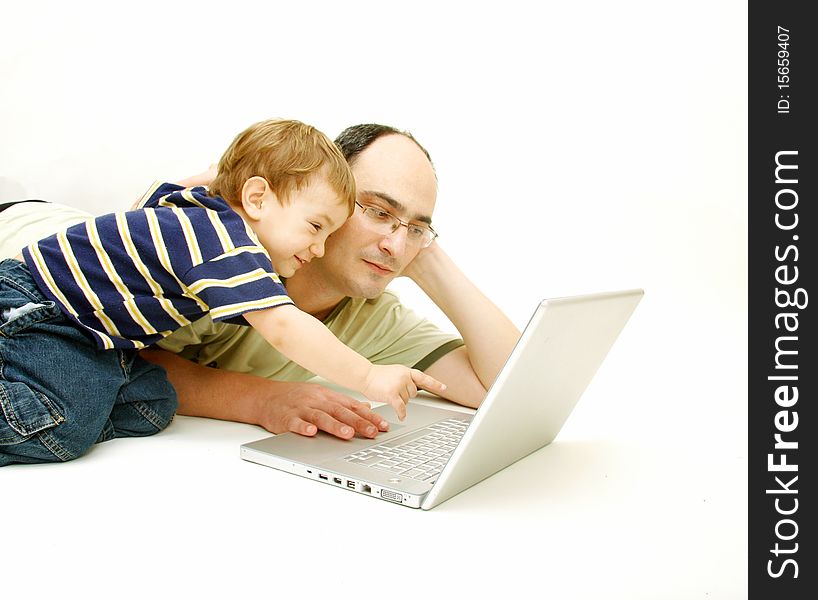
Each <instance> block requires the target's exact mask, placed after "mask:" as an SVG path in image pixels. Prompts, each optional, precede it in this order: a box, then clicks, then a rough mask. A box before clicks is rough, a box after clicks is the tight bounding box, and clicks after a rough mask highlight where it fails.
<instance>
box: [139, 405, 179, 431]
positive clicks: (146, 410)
mask: <svg viewBox="0 0 818 600" xmlns="http://www.w3.org/2000/svg"><path fill="white" fill-rule="evenodd" d="M131 406H133V407H134V408H135V409H136V410H137V411H138V412H139V414H140V415H142V416H143V417H145V419H147V420H148V421H149V422H150V424H151V425H153V426H154V427H156V428H157V429H158V430H159V431H162V430H163V429H165V427H167V426H168V425H170V423H171V421H173V417H171V418H170V419H169V420H168V421H167V422H165V420H164V419H163V418H162V417H161V416H160V415H159V414H158V413H157V412H155V411H154V410H153V409H152V408H151V407H150V406H149V405H148V404H147V403H146V402H133V403H132V404H131Z"/></svg>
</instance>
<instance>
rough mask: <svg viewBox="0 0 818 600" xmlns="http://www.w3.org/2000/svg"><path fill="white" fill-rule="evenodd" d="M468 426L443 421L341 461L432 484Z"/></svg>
mask: <svg viewBox="0 0 818 600" xmlns="http://www.w3.org/2000/svg"><path fill="white" fill-rule="evenodd" d="M468 426H469V421H467V420H465V419H457V418H452V419H445V420H443V421H438V422H437V423H433V424H432V425H429V426H428V427H424V428H423V429H419V430H417V431H414V432H412V433H411V434H408V435H406V436H401V437H400V438H398V439H396V440H393V441H391V442H385V443H383V444H380V445H378V446H371V447H369V448H366V449H365V450H361V451H360V452H355V453H354V454H350V455H349V456H345V457H344V459H345V460H347V461H349V462H351V463H355V464H358V465H362V466H365V467H374V468H376V469H381V470H383V471H388V472H390V473H393V474H395V475H400V476H401V477H407V478H410V479H418V480H420V481H428V482H429V483H434V482H435V481H436V480H437V476H438V475H439V474H440V472H441V471H442V470H443V467H444V466H446V463H447V462H448V460H449V458H450V457H451V455H452V452H454V449H455V448H456V447H457V444H458V443H459V442H460V438H462V437H463V434H464V433H466V428H468Z"/></svg>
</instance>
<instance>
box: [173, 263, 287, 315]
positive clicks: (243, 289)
mask: <svg viewBox="0 0 818 600" xmlns="http://www.w3.org/2000/svg"><path fill="white" fill-rule="evenodd" d="M183 281H184V283H185V285H186V286H187V288H188V290H190V291H191V292H192V293H193V294H195V295H196V296H197V297H198V298H200V299H201V300H202V301H203V302H204V303H205V304H206V305H207V306H208V307H209V309H210V316H211V318H212V319H213V320H214V321H231V322H234V320H235V319H236V318H237V317H240V316H241V315H243V314H244V313H247V312H250V311H253V310H263V309H266V308H272V307H274V306H281V305H283V304H293V301H292V300H290V297H289V296H288V295H287V290H286V289H285V288H284V285H282V283H281V279H279V277H278V274H276V272H275V271H274V270H273V265H272V263H271V262H270V259H269V258H268V257H267V255H266V254H264V253H260V252H250V251H245V252H235V251H234V252H230V253H228V254H222V255H219V256H217V257H215V258H213V259H211V260H208V261H206V262H204V263H202V264H200V265H198V266H196V267H194V268H192V269H190V271H188V272H187V273H186V274H185V275H184V279H183Z"/></svg>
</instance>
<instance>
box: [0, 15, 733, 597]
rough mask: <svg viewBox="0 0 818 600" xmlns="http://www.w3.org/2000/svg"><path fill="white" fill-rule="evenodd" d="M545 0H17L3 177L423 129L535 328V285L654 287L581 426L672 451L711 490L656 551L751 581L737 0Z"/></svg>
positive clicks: (82, 183)
mask: <svg viewBox="0 0 818 600" xmlns="http://www.w3.org/2000/svg"><path fill="white" fill-rule="evenodd" d="M536 4H537V5H538V8H537V9H536V10H534V9H533V8H531V7H532V6H534V5H535V3H529V2H517V1H513V0H507V1H505V2H469V3H466V2H462V3H456V2H450V3H447V2H426V1H418V0H416V1H414V2H412V3H400V4H395V5H394V6H393V5H392V4H390V3H384V2H338V3H333V2H310V3H296V2H288V3H284V2H263V3H262V2H241V1H237V0H233V1H231V2H224V3H214V2H196V3H193V2H191V3H176V2H170V1H164V2H145V1H142V2H139V3H134V4H132V5H128V6H127V7H123V6H122V5H119V4H116V3H98V4H96V3H89V2H53V3H52V2H45V3H44V2H36V3H35V2H31V3H22V2H5V1H4V2H2V24H0V29H1V30H2V35H0V186H2V187H0V192H3V190H5V193H6V195H17V194H19V193H21V191H20V188H22V190H24V193H25V194H26V195H27V196H28V197H39V198H45V199H49V200H54V201H59V202H64V203H68V204H74V205H76V206H80V207H83V208H86V209H88V210H91V211H93V212H97V213H101V212H108V211H110V210H115V209H118V208H122V207H125V206H127V205H129V204H130V203H131V201H132V200H133V199H134V198H135V197H136V196H138V195H139V194H141V192H142V191H143V190H144V188H145V187H146V186H147V185H148V184H149V183H150V182H151V181H152V180H154V179H168V180H174V179H179V178H181V177H184V176H187V175H190V174H193V173H196V172H199V171H200V170H202V169H203V168H204V167H206V166H207V165H208V164H209V163H211V162H213V161H215V160H216V159H217V158H218V157H219V155H220V154H221V152H222V151H223V150H224V148H225V147H226V145H227V144H228V143H229V142H230V140H231V139H232V137H233V136H234V135H235V134H236V133H237V132H238V131H240V130H241V129H243V128H244V127H245V126H247V125H248V124H250V123H251V122H254V121H256V120H259V119H263V118H268V117H292V118H298V119H301V120H304V121H306V122H309V123H311V124H314V125H316V126H318V127H319V128H320V129H322V130H323V131H324V132H326V133H327V134H328V135H329V136H330V137H334V136H335V135H336V134H337V133H338V132H340V131H341V130H342V129H343V128H344V127H346V126H347V125H351V124H355V123H360V122H381V123H386V124H390V125H394V126H397V127H399V128H403V129H408V130H410V131H412V132H413V134H414V135H415V136H416V137H417V139H418V140H419V141H420V142H421V143H422V144H423V145H424V146H425V147H426V148H427V149H428V150H429V152H430V153H431V155H432V158H433V160H434V163H435V166H436V168H437V173H438V177H439V197H438V206H437V210H436V213H435V219H434V224H435V227H436V229H437V230H438V231H439V232H440V233H441V239H440V241H441V244H442V245H443V246H444V247H445V248H446V250H447V251H448V252H449V253H450V254H451V255H453V256H454V257H455V259H456V260H457V261H458V262H459V263H460V265H461V266H462V268H463V270H464V271H465V272H466V273H467V274H468V275H469V276H470V277H471V278H472V279H473V280H474V281H476V282H477V283H478V285H480V287H481V288H482V289H484V290H485V291H486V292H487V293H488V294H489V296H490V297H491V298H492V299H494V300H495V302H496V303H497V304H498V305H499V306H500V307H501V308H503V309H504V310H505V311H506V312H507V314H508V315H509V316H510V317H511V318H512V320H513V321H514V322H515V323H516V324H518V325H519V326H520V327H522V326H523V325H525V323H526V321H527V318H528V316H529V315H530V313H531V311H532V310H533V308H534V306H535V304H536V303H537V301H538V300H539V299H541V298H543V297H549V296H562V295H569V294H574V293H581V292H594V291H603V290H610V289H620V288H628V287H643V288H644V289H645V290H646V296H645V298H644V301H643V302H642V305H641V306H640V307H639V308H638V309H637V312H636V313H635V315H634V317H633V319H632V321H631V323H630V324H629V326H628V327H627V328H626V330H625V333H624V334H623V336H622V338H621V339H620V341H619V342H618V343H617V345H616V346H615V349H614V352H612V354H611V356H610V357H609V360H608V362H607V363H606V364H605V365H604V366H603V369H602V370H601V371H600V374H599V377H598V378H597V380H596V381H595V382H594V384H593V385H592V387H591V388H589V394H588V395H586V398H584V399H583V402H581V403H580V405H579V406H578V408H577V411H576V412H575V414H574V416H573V417H572V419H571V420H570V421H569V423H568V425H567V426H566V430H565V431H564V435H566V436H570V435H575V436H581V437H583V438H587V439H617V440H628V441H629V442H630V443H633V444H636V445H637V446H638V447H640V448H642V450H641V451H643V452H644V453H646V454H650V453H652V452H654V451H655V452H659V451H665V452H670V453H671V454H670V455H672V456H675V457H677V458H678V460H679V461H681V462H678V463H672V464H671V463H668V464H667V469H668V470H673V469H677V468H679V465H682V464H683V465H684V468H682V469H681V470H680V471H679V476H678V477H679V479H678V480H676V481H675V483H676V484H677V485H678V486H679V488H678V489H679V490H682V491H683V492H682V493H688V492H689V493H691V494H692V495H693V496H695V497H696V502H705V503H706V502H708V501H709V502H710V503H711V504H710V505H709V506H715V507H717V508H715V509H714V511H715V512H705V513H695V514H696V515H697V516H695V517H690V519H691V520H690V521H689V522H687V524H686V525H685V526H684V527H682V526H681V525H677V526H678V527H679V528H680V529H679V531H678V532H677V533H678V534H679V535H681V536H682V537H684V535H685V534H684V533H683V531H688V532H689V531H695V534H694V533H690V534H689V538H687V537H684V540H685V541H684V542H680V541H679V538H678V536H677V538H676V540H675V541H673V542H671V537H672V536H669V537H668V539H667V547H665V548H659V549H656V548H654V551H657V550H658V551H660V552H662V551H665V552H671V553H675V554H671V556H675V557H676V558H680V557H682V556H687V553H688V552H702V551H706V552H710V553H711V554H712V556H710V555H708V556H710V558H711V559H712V560H710V559H709V560H703V561H702V562H701V563H697V564H699V566H701V565H704V564H705V563H707V564H708V565H712V564H713V563H712V561H713V560H716V559H715V558H714V557H716V556H718V557H721V559H720V560H721V562H720V564H721V565H722V568H720V569H719V570H713V569H711V568H710V567H707V568H706V569H705V570H706V571H707V573H706V574H704V572H702V573H699V574H698V575H696V573H695V572H692V573H690V574H691V576H704V577H706V578H708V581H712V582H714V587H713V588H710V589H717V588H718V589H721V590H722V592H724V593H723V594H714V595H711V597H714V596H715V597H738V596H739V595H740V594H741V591H742V590H743V589H744V586H746V583H745V579H746V565H745V564H744V557H745V555H746V531H745V527H746V489H745V488H746V466H747V465H746V441H747V437H746V381H747V377H746V375H747V373H746V360H745V357H746V318H747V301H746V283H747V262H746V239H747V238H746V229H747V215H746V212H747V211H746V209H747V204H746V203H747V186H746V180H747V170H746V158H747V131H746V125H747V95H746V85H747V80H746V72H747V58H746V47H747V40H746V31H747V9H746V5H745V4H744V3H742V2H737V1H713V0H708V1H706V2H705V1H702V0H692V1H691V2H687V3H658V2H653V1H648V0H645V1H635V0H624V1H622V2H608V1H604V0H598V1H583V2H546V3H536ZM6 199H8V198H6ZM0 200H2V198H0ZM393 286H394V287H395V289H397V290H398V291H399V292H400V293H401V296H402V298H403V299H404V301H405V302H406V303H407V304H410V305H411V306H413V307H415V308H416V309H417V310H419V311H420V312H422V313H423V314H426V315H427V316H429V318H431V319H434V320H435V321H437V322H438V323H440V324H441V326H442V327H446V328H450V327H451V326H450V325H449V324H448V323H447V322H446V320H445V318H444V317H443V316H442V314H441V313H439V312H438V311H437V310H436V308H435V307H434V306H433V305H432V304H431V303H430V302H429V301H428V300H426V299H425V297H423V295H422V293H420V292H419V291H418V290H417V289H416V288H414V286H413V285H412V284H411V283H410V282H407V281H400V280H399V281H397V282H395V284H393ZM659 449H661V450H659ZM682 471H683V472H682ZM3 478H4V473H2V472H0V490H2V492H1V493H2V495H5V494H6V493H7V490H6V489H5V487H4V486H3ZM699 496H701V497H699ZM646 510H649V511H654V512H655V513H656V514H657V515H661V514H662V507H661V506H652V507H649V508H646ZM679 518H682V519H683V522H684V518H685V515H674V516H673V517H672V520H675V521H676V522H678V519H679ZM702 548H709V550H702ZM724 557H729V558H724ZM611 560H615V561H616V560H624V559H622V558H617V557H615V556H614V557H611ZM668 568H669V569H670V567H668ZM702 568H703V569H704V567H702ZM694 571H695V569H694ZM646 593H647V592H646ZM648 597H649V595H648ZM664 597H668V596H664Z"/></svg>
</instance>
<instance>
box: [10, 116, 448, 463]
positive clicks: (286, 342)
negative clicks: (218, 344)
mask: <svg viewBox="0 0 818 600" xmlns="http://www.w3.org/2000/svg"><path fill="white" fill-rule="evenodd" d="M354 202H355V184H354V180H353V178H352V174H351V172H350V170H349V167H348V165H347V163H346V161H345V159H344V158H343V156H342V155H341V153H340V151H339V150H338V149H337V148H336V147H335V145H334V144H333V143H332V142H331V141H330V140H329V139H327V138H326V136H324V135H323V134H322V133H321V132H319V131H317V130H316V129H314V128H313V127H310V126H308V125H305V124H303V123H300V122H298V121H263V122H261V123H257V124H255V125H253V126H251V127H249V128H248V129H247V130H245V131H244V132H242V133H241V134H239V135H238V136H237V137H236V139H235V140H234V141H233V143H232V144H231V146H230V147H229V148H228V149H227V151H226V152H225V154H224V155H223V156H222V158H221V160H220V162H219V166H218V172H217V175H216V177H215V179H214V180H213V182H212V183H211V185H210V189H209V191H208V190H206V189H205V188H203V187H194V188H191V189H185V188H184V187H182V186H179V185H174V184H161V185H160V184H155V185H154V186H153V187H152V188H151V189H150V190H149V191H148V192H147V193H146V194H145V196H144V197H143V199H142V201H141V202H140V203H139V205H138V206H139V209H140V210H136V211H130V212H127V213H117V214H110V215H105V216H102V217H98V218H97V219H94V220H92V221H89V222H87V223H83V224H79V225H75V226H73V227H70V228H68V229H67V230H66V231H64V232H62V233H59V234H57V235H54V236H51V237H49V238H45V239H43V240H40V241H39V242H37V243H35V244H32V245H30V246H28V247H27V248H25V249H24V250H23V254H22V255H21V257H18V258H22V259H23V260H24V261H25V262H24V263H23V262H19V261H14V260H12V261H3V262H2V263H0V407H2V411H3V414H1V415H0V466H2V465H4V464H8V463H11V462H48V461H55V460H70V459H72V458H76V457H77V456H80V455H81V454H83V453H84V452H85V451H86V450H87V449H88V448H89V447H90V446H91V445H92V444H94V443H95V442H100V441H105V440H107V439H111V438H112V437H122V436H138V435H151V434H153V433H156V432H157V431H160V430H161V429H163V428H164V427H165V426H167V424H168V423H169V422H170V420H171V418H172V416H173V413H174V412H175V409H176V397H175V392H174V390H173V388H172V387H171V386H170V384H169V383H168V381H167V379H166V377H165V375H164V372H163V371H162V369H160V368H159V367H156V366H155V365H152V364H150V363H148V362H146V361H144V360H142V359H141V358H140V357H139V356H138V355H137V351H138V350H139V349H141V348H144V347H146V346H149V345H151V344H153V343H155V342H157V341H158V340H160V339H162V338H163V337H165V336H167V335H169V334H170V333H172V332H173V331H174V330H175V329H177V328H179V327H181V326H184V325H186V324H188V323H190V322H192V321H194V320H196V319H198V318H199V317H201V316H203V315H205V314H207V313H208V312H209V313H210V314H211V316H212V317H213V318H215V319H219V320H226V321H231V322H238V323H241V324H248V323H249V325H251V326H252V327H255V328H257V329H258V330H259V332H260V333H261V334H262V335H263V336H264V337H265V339H267V341H269V342H270V344H271V345H273V346H274V347H275V348H277V349H278V350H279V351H280V352H282V353H283V354H284V355H286V356H287V357H289V358H290V359H291V360H293V361H295V362H297V363H299V364H301V365H302V366H303V367H305V368H306V369H308V370H310V371H312V372H313V373H315V374H317V375H320V376H322V377H325V378H326V379H329V380H331V381H334V382H336V383H338V384H340V385H343V386H345V387H348V388H351V389H354V390H356V391H359V392H361V393H362V394H364V395H365V396H366V397H367V398H369V399H371V400H374V401H378V402H388V403H390V404H392V405H393V406H394V407H395V409H396V411H397V413H398V416H399V417H400V418H403V417H404V416H405V411H406V408H405V402H407V401H408V399H409V398H410V397H413V396H415V395H416V393H417V388H418V387H423V388H426V389H429V390H431V391H435V392H441V391H442V390H443V389H444V386H442V384H440V383H439V382H437V381H436V380H434V379H432V378H431V377H429V376H427V375H425V374H423V373H422V372H420V371H416V370H414V369H409V368H407V367H404V366H401V365H390V366H376V365H372V364H371V363H370V362H369V361H368V360H366V359H365V358H363V357H362V356H360V355H359V354H357V353H356V352H354V351H352V350H350V349H349V348H347V347H346V346H344V345H343V344H342V343H341V342H339V341H338V340H337V339H336V338H335V337H334V336H333V335H332V334H331V333H330V332H329V330H327V329H326V327H324V325H323V324H321V323H320V322H319V321H318V320H316V319H315V318H313V317H312V316H310V315H308V314H306V313H303V312H301V311H300V310H298V309H297V308H296V307H295V306H294V305H293V303H292V301H291V300H290V299H289V298H288V297H287V293H286V290H285V288H284V286H283V285H282V284H281V280H280V279H279V276H281V277H289V276H291V275H292V274H293V273H294V272H295V271H296V269H298V268H299V267H300V266H301V265H303V264H304V263H306V262H309V261H310V260H312V258H314V257H320V256H322V255H323V254H324V243H325V242H326V239H327V237H328V236H329V235H330V234H331V233H332V232H333V231H335V230H336V229H338V228H339V227H340V226H341V225H342V224H343V222H344V221H345V220H346V219H347V218H348V217H349V216H350V215H351V214H352V212H353V210H354V206H355V204H354ZM3 416H5V419H4V418H2V417H3Z"/></svg>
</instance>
